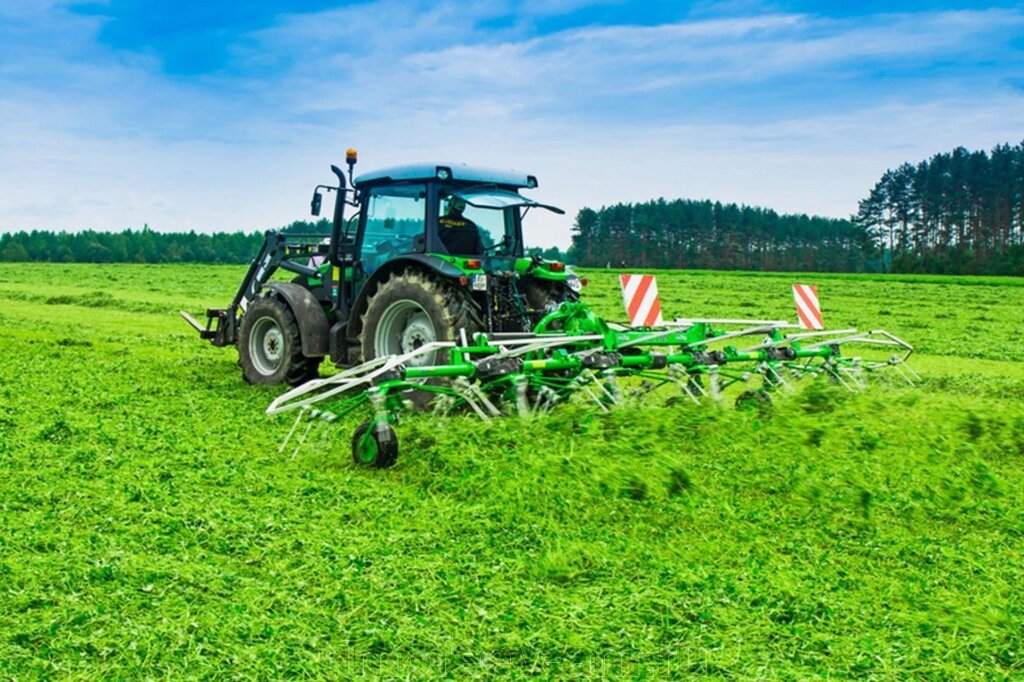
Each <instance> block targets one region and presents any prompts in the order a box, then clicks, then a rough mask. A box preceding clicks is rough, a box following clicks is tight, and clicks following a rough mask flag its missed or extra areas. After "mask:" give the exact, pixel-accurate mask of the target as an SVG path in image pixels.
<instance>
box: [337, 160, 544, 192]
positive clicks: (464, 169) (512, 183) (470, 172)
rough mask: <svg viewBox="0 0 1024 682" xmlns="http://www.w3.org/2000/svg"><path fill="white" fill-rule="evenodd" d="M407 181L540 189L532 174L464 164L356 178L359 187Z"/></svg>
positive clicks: (399, 168)
mask: <svg viewBox="0 0 1024 682" xmlns="http://www.w3.org/2000/svg"><path fill="white" fill-rule="evenodd" d="M404 180H435V181H442V182H445V181H449V180H455V181H458V182H481V183H487V184H493V185H504V186H506V187H526V188H530V189H533V188H534V187H536V186H537V178H536V177H534V176H533V175H527V174H525V173H520V172H518V171H514V170H495V169H492V168H480V167H479V166H467V165H466V164H464V163H435V164H429V163H419V164H413V165H409V166H395V167H393V168H383V169H381V170H378V171H372V172H370V173H364V174H363V175H360V176H359V177H357V178H356V179H355V184H356V186H361V185H375V184H378V183H383V182H396V181H404Z"/></svg>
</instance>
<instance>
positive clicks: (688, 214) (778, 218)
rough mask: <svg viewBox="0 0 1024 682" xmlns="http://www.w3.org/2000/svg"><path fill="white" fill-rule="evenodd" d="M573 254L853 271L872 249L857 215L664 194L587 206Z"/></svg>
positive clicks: (613, 262)
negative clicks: (791, 211) (793, 211)
mask: <svg viewBox="0 0 1024 682" xmlns="http://www.w3.org/2000/svg"><path fill="white" fill-rule="evenodd" d="M569 258H570V260H572V261H573V262H575V263H578V264H579V265H582V266H597V267H606V266H611V267H626V266H628V267H643V268H700V269H709V270H814V271H819V272H848V271H858V270H864V269H866V268H868V267H869V266H870V265H871V261H872V258H873V255H872V253H871V250H870V248H869V239H868V234H867V233H866V232H865V230H864V229H863V228H862V227H861V226H859V225H857V224H855V223H854V222H852V221H850V220H840V219H835V218H821V217H817V216H806V215H779V214H778V213H776V212H775V211H772V210H770V209H766V208H756V207H752V206H738V205H736V204H722V203H721V202H711V201H694V200H688V199H677V200H675V201H666V200H665V199H658V200H656V201H649V202H646V203H640V204H616V205H614V206H606V207H603V208H601V209H598V210H594V209H591V208H583V209H581V210H580V211H579V213H578V214H577V216H576V224H575V225H574V230H573V238H572V247H571V248H570V250H569Z"/></svg>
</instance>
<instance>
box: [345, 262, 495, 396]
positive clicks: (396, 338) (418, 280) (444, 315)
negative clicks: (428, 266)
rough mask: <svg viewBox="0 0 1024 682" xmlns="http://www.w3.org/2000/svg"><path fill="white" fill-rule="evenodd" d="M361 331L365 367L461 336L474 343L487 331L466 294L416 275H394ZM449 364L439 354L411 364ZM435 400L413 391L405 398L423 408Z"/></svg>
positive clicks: (364, 318) (433, 278)
mask: <svg viewBox="0 0 1024 682" xmlns="http://www.w3.org/2000/svg"><path fill="white" fill-rule="evenodd" d="M361 326H362V338H361V342H360V347H361V350H362V356H363V362H366V361H368V360H372V359H374V358H377V357H380V356H383V355H394V354H399V353H407V352H409V351H411V350H413V349H414V348H418V347H419V346H421V345H423V344H424V343H429V342H430V341H461V336H462V334H461V332H462V331H463V330H464V331H465V333H466V340H467V341H470V342H472V339H473V334H475V333H476V332H478V331H481V330H482V329H483V324H482V323H481V322H480V317H479V315H478V311H477V307H476V304H475V303H473V300H472V298H470V296H469V295H468V294H467V293H466V292H465V291H463V290H460V289H459V288H457V287H456V286H455V285H454V284H449V283H448V282H445V281H444V280H442V279H440V278H438V277H436V276H433V275H431V274H429V273H426V272H421V271H417V270H405V271H403V272H395V273H392V274H391V276H390V277H388V279H386V280H385V281H383V282H382V283H381V284H380V286H379V287H377V290H376V291H375V292H374V293H373V295H372V296H371V297H370V300H369V302H368V303H367V306H366V310H365V311H364V312H363V315H362V319H361ZM446 358H447V352H446V351H440V352H437V353H435V354H434V357H426V356H425V357H423V358H422V359H416V360H414V361H413V362H412V363H410V364H413V365H415V364H436V363H438V362H443V361H444V360H445V359H446ZM435 382H436V380H433V379H431V380H429V381H428V382H427V383H435ZM434 395H435V394H434V393H432V392H430V391H409V392H408V393H407V394H405V395H404V396H403V397H405V398H407V399H409V400H412V402H413V403H414V404H415V405H416V406H417V407H420V408H422V407H425V406H426V404H427V403H429V402H430V400H431V399H432V398H433V397H434Z"/></svg>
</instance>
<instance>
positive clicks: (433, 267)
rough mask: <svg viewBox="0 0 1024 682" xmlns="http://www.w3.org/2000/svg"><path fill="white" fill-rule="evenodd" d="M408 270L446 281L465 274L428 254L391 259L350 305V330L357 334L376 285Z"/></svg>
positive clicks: (441, 259)
mask: <svg viewBox="0 0 1024 682" xmlns="http://www.w3.org/2000/svg"><path fill="white" fill-rule="evenodd" d="M408 269H416V270H426V271H428V272H433V273H435V274H437V275H440V276H441V277H444V278H447V279H458V278H459V277H462V276H463V275H464V274H466V273H464V272H463V271H462V270H460V269H459V268H457V267H455V266H454V265H452V264H451V263H450V262H448V261H446V260H445V259H444V258H438V257H437V256H432V255H430V254H428V253H410V254H406V255H404V256H400V257H398V258H393V259H391V260H389V261H387V262H386V263H384V264H383V265H381V266H380V267H379V268H377V269H376V270H374V271H373V274H371V275H370V276H369V278H367V280H366V282H365V283H364V284H363V286H362V287H360V289H359V294H358V295H357V296H356V299H355V301H353V303H352V313H351V317H350V320H351V322H350V323H349V325H348V328H349V329H350V330H352V331H354V332H355V333H359V328H360V317H361V316H362V314H363V311H364V310H366V302H367V300H368V299H369V298H370V296H372V295H373V294H374V292H376V291H377V287H378V285H379V284H380V283H381V282H383V281H384V280H386V279H387V278H388V277H389V276H390V275H391V273H393V272H400V271H402V270H408Z"/></svg>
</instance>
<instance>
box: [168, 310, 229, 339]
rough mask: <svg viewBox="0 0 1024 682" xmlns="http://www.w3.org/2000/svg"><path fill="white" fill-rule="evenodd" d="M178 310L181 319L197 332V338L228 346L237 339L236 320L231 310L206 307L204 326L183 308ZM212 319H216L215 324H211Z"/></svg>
mask: <svg viewBox="0 0 1024 682" xmlns="http://www.w3.org/2000/svg"><path fill="white" fill-rule="evenodd" d="M179 312H180V313H181V317H182V319H184V320H185V321H186V322H188V324H189V326H190V327H192V328H193V329H195V330H196V331H197V332H199V338H201V339H205V340H207V341H209V342H210V343H212V344H213V345H214V346H230V345H233V344H234V343H235V342H236V341H237V332H238V322H237V319H236V317H235V315H234V314H232V311H230V310H224V309H222V308H209V309H207V311H206V326H205V327H204V326H203V325H202V324H200V323H199V321H198V320H196V318H194V317H192V316H191V315H190V314H189V313H187V312H185V311H184V310H182V311H179ZM214 320H217V324H216V325H214V324H213V321H214Z"/></svg>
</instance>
